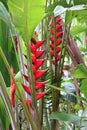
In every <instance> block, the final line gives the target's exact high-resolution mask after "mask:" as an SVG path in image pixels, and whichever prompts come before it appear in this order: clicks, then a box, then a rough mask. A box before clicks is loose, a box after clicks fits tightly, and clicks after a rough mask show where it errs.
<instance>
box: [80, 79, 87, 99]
mask: <svg viewBox="0 0 87 130" xmlns="http://www.w3.org/2000/svg"><path fill="white" fill-rule="evenodd" d="M86 90H87V79H84V80H83V81H82V83H81V87H80V92H81V93H83V94H84V95H85V97H86V98H87V91H86Z"/></svg>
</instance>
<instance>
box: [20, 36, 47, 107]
mask: <svg viewBox="0 0 87 130" xmlns="http://www.w3.org/2000/svg"><path fill="white" fill-rule="evenodd" d="M43 43H44V40H43V41H36V40H35V39H34V38H32V39H31V42H30V50H31V53H32V54H33V56H32V57H31V60H32V70H33V77H34V87H35V90H38V89H41V88H42V87H44V86H45V84H46V83H47V81H43V82H39V81H38V79H40V78H41V77H42V76H43V75H44V74H45V73H46V72H47V69H46V70H41V66H42V65H43V63H44V61H45V59H39V58H40V57H41V56H42V55H43V53H44V50H42V49H41V46H42V45H43ZM26 58H27V56H26ZM24 65H25V67H26V69H27V70H29V71H30V68H29V66H27V65H26V64H24ZM23 77H24V79H25V80H26V81H27V82H31V79H32V78H31V77H28V76H27V75H26V74H23ZM22 87H23V88H24V90H25V91H26V92H27V93H28V94H29V95H31V91H30V89H31V87H30V86H27V85H25V84H23V83H22ZM46 93H47V92H42V93H37V92H36V100H39V99H40V98H42V97H43V96H44V95H45V94H46ZM26 103H27V104H28V105H29V104H32V100H26Z"/></svg>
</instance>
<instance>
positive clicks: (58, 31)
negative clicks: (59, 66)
mask: <svg viewBox="0 0 87 130" xmlns="http://www.w3.org/2000/svg"><path fill="white" fill-rule="evenodd" d="M50 20H51V23H50V24H49V26H50V28H51V29H50V30H49V31H50V33H51V36H50V48H51V51H50V53H51V57H52V63H53V64H55V63H57V62H58V61H59V60H60V58H61V55H60V54H59V53H60V51H61V46H60V45H61V43H62V36H63V31H62V19H61V17H60V16H57V17H56V18H55V29H54V21H53V17H50ZM54 35H55V36H54ZM55 44H56V49H55ZM55 51H56V52H55ZM55 54H56V55H55Z"/></svg>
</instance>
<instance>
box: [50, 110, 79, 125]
mask: <svg viewBox="0 0 87 130" xmlns="http://www.w3.org/2000/svg"><path fill="white" fill-rule="evenodd" d="M50 119H56V120H59V121H65V122H66V121H68V122H71V123H73V124H75V125H77V126H79V125H80V120H81V119H80V117H78V116H77V115H74V114H67V113H63V112H53V113H52V114H51V115H50Z"/></svg>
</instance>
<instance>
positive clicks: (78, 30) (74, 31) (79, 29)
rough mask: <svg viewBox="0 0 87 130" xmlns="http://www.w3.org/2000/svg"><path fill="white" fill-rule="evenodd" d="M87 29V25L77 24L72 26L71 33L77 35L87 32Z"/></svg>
mask: <svg viewBox="0 0 87 130" xmlns="http://www.w3.org/2000/svg"><path fill="white" fill-rule="evenodd" d="M86 31H87V26H86V25H77V26H75V27H73V28H71V34H72V35H76V34H79V33H82V32H86Z"/></svg>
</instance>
